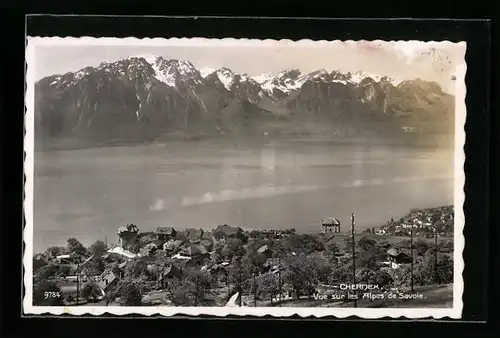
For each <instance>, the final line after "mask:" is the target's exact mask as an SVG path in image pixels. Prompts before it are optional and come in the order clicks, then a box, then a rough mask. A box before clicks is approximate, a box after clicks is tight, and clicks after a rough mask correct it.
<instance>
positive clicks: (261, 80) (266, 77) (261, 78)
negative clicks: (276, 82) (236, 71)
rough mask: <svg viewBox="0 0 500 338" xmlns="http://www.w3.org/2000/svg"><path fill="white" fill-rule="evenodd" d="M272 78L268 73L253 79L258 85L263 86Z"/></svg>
mask: <svg viewBox="0 0 500 338" xmlns="http://www.w3.org/2000/svg"><path fill="white" fill-rule="evenodd" d="M272 78H273V77H272V76H271V75H269V74H266V73H262V74H260V75H257V76H254V77H253V79H254V80H255V82H257V83H258V84H263V83H264V82H266V81H269V80H271V79H272Z"/></svg>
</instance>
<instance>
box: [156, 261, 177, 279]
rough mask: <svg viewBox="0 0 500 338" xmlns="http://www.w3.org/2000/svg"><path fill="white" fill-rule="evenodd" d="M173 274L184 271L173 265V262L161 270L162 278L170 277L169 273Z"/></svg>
mask: <svg viewBox="0 0 500 338" xmlns="http://www.w3.org/2000/svg"><path fill="white" fill-rule="evenodd" d="M171 274H174V275H178V276H179V275H181V274H182V272H181V270H179V269H178V268H177V267H176V266H174V265H172V264H169V265H168V266H166V267H165V268H164V269H163V270H162V271H161V274H160V278H159V279H160V280H162V279H164V278H165V277H168V276H169V275H171Z"/></svg>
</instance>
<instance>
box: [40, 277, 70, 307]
mask: <svg viewBox="0 0 500 338" xmlns="http://www.w3.org/2000/svg"><path fill="white" fill-rule="evenodd" d="M33 305H38V306H62V305H64V299H63V294H62V290H61V288H60V287H59V284H57V283H56V282H51V281H41V282H40V283H37V284H35V285H34V286H33Z"/></svg>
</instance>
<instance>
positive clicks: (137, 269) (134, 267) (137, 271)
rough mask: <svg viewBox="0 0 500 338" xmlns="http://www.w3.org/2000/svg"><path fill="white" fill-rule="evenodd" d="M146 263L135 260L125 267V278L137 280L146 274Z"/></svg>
mask: <svg viewBox="0 0 500 338" xmlns="http://www.w3.org/2000/svg"><path fill="white" fill-rule="evenodd" d="M147 267H148V266H147V263H146V262H145V261H144V260H143V259H141V258H136V259H134V260H133V261H131V262H130V263H129V264H127V266H126V267H125V277H130V278H138V277H141V276H143V275H146V274H147Z"/></svg>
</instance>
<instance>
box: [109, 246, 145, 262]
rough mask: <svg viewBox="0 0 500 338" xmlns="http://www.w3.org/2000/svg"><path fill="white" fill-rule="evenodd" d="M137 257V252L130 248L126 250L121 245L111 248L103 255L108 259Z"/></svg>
mask: <svg viewBox="0 0 500 338" xmlns="http://www.w3.org/2000/svg"><path fill="white" fill-rule="evenodd" d="M135 257H137V255H136V254H134V253H132V252H130V251H128V250H124V249H123V248H121V247H119V246H116V247H114V248H112V249H109V250H108V252H107V254H106V255H104V256H103V258H104V259H106V260H113V259H123V258H126V259H130V258H135Z"/></svg>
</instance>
